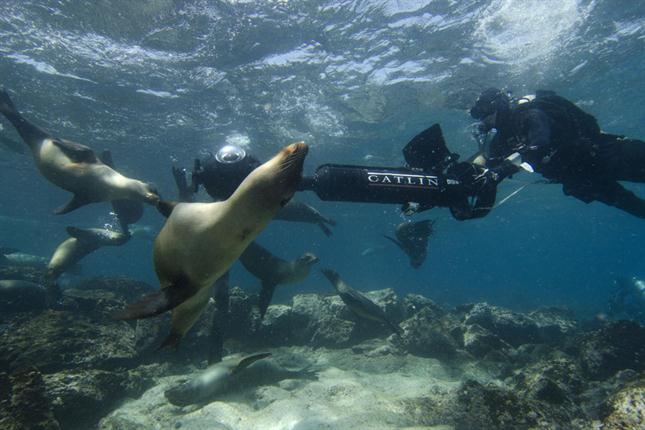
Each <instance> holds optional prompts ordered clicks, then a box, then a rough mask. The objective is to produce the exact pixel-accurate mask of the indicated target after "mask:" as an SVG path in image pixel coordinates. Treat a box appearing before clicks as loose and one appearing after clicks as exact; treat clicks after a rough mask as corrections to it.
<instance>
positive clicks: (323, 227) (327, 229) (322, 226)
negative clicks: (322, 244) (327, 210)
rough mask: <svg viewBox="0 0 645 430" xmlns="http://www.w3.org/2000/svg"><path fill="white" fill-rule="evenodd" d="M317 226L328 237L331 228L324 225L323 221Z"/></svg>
mask: <svg viewBox="0 0 645 430" xmlns="http://www.w3.org/2000/svg"><path fill="white" fill-rule="evenodd" d="M318 226H319V227H320V229H321V230H322V231H323V233H325V236H327V237H330V236H331V235H332V231H331V229H330V228H329V227H327V226H326V225H325V222H324V221H320V222H319V223H318Z"/></svg>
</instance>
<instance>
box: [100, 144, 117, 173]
mask: <svg viewBox="0 0 645 430" xmlns="http://www.w3.org/2000/svg"><path fill="white" fill-rule="evenodd" d="M99 160H101V162H102V163H103V164H105V165H106V166H108V167H110V168H112V169H114V161H113V160H112V151H110V150H109V149H104V150H103V152H101V155H99Z"/></svg>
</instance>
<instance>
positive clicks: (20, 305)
mask: <svg viewBox="0 0 645 430" xmlns="http://www.w3.org/2000/svg"><path fill="white" fill-rule="evenodd" d="M47 294H48V291H47V289H46V288H45V287H43V286H42V285H40V284H36V283H34V282H29V281H21V280H13V279H3V280H0V312H20V311H28V310H42V309H44V308H45V307H46V306H47Z"/></svg>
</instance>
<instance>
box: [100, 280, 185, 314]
mask: <svg viewBox="0 0 645 430" xmlns="http://www.w3.org/2000/svg"><path fill="white" fill-rule="evenodd" d="M196 292H197V289H196V288H192V287H190V285H189V284H188V283H187V282H181V281H180V282H176V283H174V284H172V285H170V286H168V287H167V288H164V289H162V290H160V291H157V292H156V293H152V294H147V295H145V296H143V297H142V298H141V300H139V301H138V302H135V303H132V304H130V305H128V306H127V307H126V308H125V309H123V310H122V311H119V312H117V313H115V314H114V315H113V316H112V318H114V319H117V320H137V319H142V318H150V317H154V316H157V315H160V314H162V313H164V312H166V311H169V310H171V309H174V308H176V307H177V306H179V305H180V304H182V303H183V302H185V301H186V300H187V299H189V298H190V297H192V296H193V295H194V294H195V293H196Z"/></svg>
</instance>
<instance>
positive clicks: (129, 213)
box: [99, 149, 143, 234]
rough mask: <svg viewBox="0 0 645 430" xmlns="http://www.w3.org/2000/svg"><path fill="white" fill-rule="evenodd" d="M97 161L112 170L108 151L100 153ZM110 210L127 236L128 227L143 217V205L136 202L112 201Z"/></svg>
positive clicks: (112, 165) (112, 164)
mask: <svg viewBox="0 0 645 430" xmlns="http://www.w3.org/2000/svg"><path fill="white" fill-rule="evenodd" d="M99 160H101V161H102V162H103V164H105V165H106V166H108V167H110V168H111V169H114V160H113V159H112V152H111V151H110V150H109V149H106V150H104V151H103V152H101V155H100V156H99ZM112 210H113V211H114V213H115V214H116V217H117V219H118V220H119V224H121V230H123V232H124V233H126V234H129V233H130V231H129V229H128V226H129V225H130V224H134V223H136V222H138V221H139V220H140V219H141V217H142V216H143V203H141V202H139V201H136V200H125V199H120V200H112Z"/></svg>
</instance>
